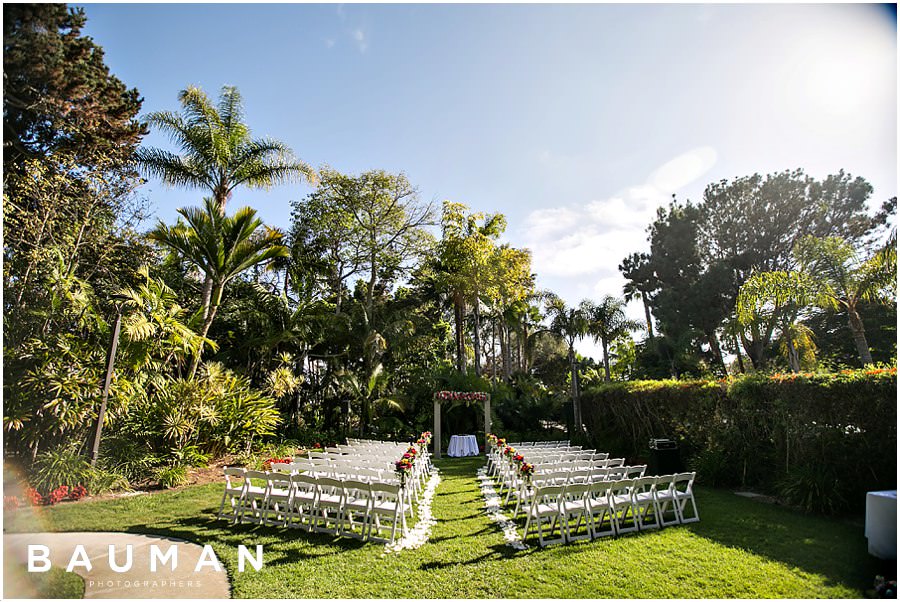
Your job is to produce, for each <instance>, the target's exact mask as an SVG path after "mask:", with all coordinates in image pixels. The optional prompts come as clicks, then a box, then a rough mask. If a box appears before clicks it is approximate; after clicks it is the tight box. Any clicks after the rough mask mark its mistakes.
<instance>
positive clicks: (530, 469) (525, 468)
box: [519, 462, 534, 477]
mask: <svg viewBox="0 0 900 602" xmlns="http://www.w3.org/2000/svg"><path fill="white" fill-rule="evenodd" d="M519 472H521V473H522V474H523V475H524V476H525V477H531V475H533V474H534V464H529V463H528V462H523V463H522V465H521V466H520V467H519Z"/></svg>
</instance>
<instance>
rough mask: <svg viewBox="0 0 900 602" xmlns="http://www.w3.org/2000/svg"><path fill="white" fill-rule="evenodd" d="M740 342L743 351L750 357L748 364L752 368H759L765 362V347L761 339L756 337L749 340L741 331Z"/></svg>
mask: <svg viewBox="0 0 900 602" xmlns="http://www.w3.org/2000/svg"><path fill="white" fill-rule="evenodd" d="M741 343H742V344H743V347H744V351H746V352H747V357H749V358H750V364H751V365H752V366H753V369H754V370H761V369H762V367H763V364H764V363H765V348H764V347H763V344H762V341H759V340H757V339H753V340H750V339H748V338H747V337H746V336H744V334H743V333H741Z"/></svg>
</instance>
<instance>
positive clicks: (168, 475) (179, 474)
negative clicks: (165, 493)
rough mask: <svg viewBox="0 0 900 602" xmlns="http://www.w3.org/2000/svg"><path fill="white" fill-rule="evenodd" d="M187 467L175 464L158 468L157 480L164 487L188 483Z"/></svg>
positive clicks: (168, 487)
mask: <svg viewBox="0 0 900 602" xmlns="http://www.w3.org/2000/svg"><path fill="white" fill-rule="evenodd" d="M187 480H188V476H187V467H186V466H180V465H177V464H176V465H174V466H163V467H161V468H158V469H156V482H157V483H159V486H160V487H162V488H164V489H171V488H173V487H178V486H179V485H184V484H185V483H187Z"/></svg>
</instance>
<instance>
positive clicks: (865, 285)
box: [795, 236, 897, 365]
mask: <svg viewBox="0 0 900 602" xmlns="http://www.w3.org/2000/svg"><path fill="white" fill-rule="evenodd" d="M795 253H796V257H797V261H798V262H799V263H800V265H801V266H802V268H803V270H804V271H805V272H806V273H807V274H808V275H809V277H810V278H811V279H812V280H814V282H816V283H817V285H818V291H817V292H818V299H819V303H820V304H822V305H825V306H830V307H832V308H834V309H842V310H843V311H846V312H847V323H848V326H849V328H850V332H851V335H852V337H853V341H854V343H855V345H856V350H857V353H858V354H859V359H860V362H862V364H863V365H866V364H871V363H872V353H871V351H870V350H869V344H868V341H867V340H866V334H865V328H864V327H863V322H862V318H861V317H860V315H859V307H860V304H861V303H862V302H864V301H870V302H877V303H885V304H888V303H894V304H895V303H896V302H897V239H896V236H894V237H892V238H891V240H890V241H889V242H888V243H887V244H885V245H884V246H883V247H882V248H881V249H880V250H878V251H877V252H875V253H874V254H873V255H871V256H870V257H867V258H863V257H860V256H859V254H858V253H857V252H856V250H855V249H854V248H853V246H852V245H851V244H850V243H849V242H847V241H846V240H843V239H841V238H839V237H836V236H829V237H825V238H817V237H815V236H806V237H804V238H802V239H800V240H799V241H798V243H797V247H796V250H795Z"/></svg>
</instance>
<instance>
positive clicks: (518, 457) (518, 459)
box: [513, 454, 525, 464]
mask: <svg viewBox="0 0 900 602" xmlns="http://www.w3.org/2000/svg"><path fill="white" fill-rule="evenodd" d="M513 460H514V461H515V462H516V464H521V463H522V462H524V461H525V456H523V455H522V454H516V455H515V456H513Z"/></svg>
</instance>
